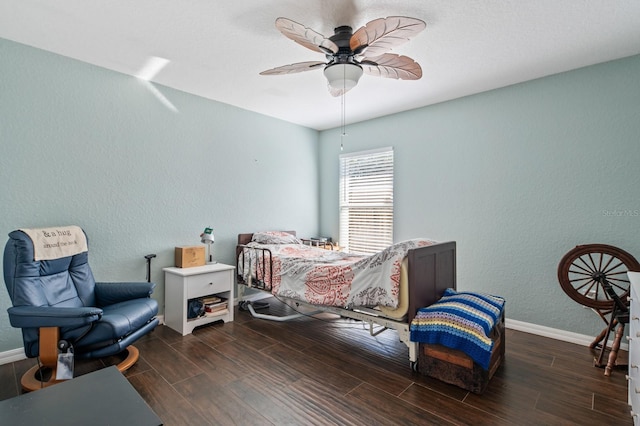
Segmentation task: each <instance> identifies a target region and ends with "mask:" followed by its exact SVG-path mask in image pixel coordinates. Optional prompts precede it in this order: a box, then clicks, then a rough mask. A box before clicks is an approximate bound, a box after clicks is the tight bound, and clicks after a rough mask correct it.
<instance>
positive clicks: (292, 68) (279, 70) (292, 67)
mask: <svg viewBox="0 0 640 426" xmlns="http://www.w3.org/2000/svg"><path fill="white" fill-rule="evenodd" d="M325 65H327V64H325V63H324V62H317V61H307V62H297V63H295V64H289V65H283V66H281V67H276V68H272V69H270V70H266V71H262V72H261V73H260V75H283V74H293V73H297V72H303V71H311V70H315V69H318V68H320V67H321V66H322V67H323V66H325Z"/></svg>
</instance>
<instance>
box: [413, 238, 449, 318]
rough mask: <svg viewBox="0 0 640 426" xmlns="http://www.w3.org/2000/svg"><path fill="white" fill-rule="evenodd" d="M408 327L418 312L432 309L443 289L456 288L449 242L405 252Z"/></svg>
mask: <svg viewBox="0 0 640 426" xmlns="http://www.w3.org/2000/svg"><path fill="white" fill-rule="evenodd" d="M408 261H409V310H408V312H407V315H408V318H407V319H408V323H409V324H411V320H413V317H415V315H416V313H417V311H418V309H420V308H423V307H425V306H429V305H432V304H433V303H434V302H436V301H437V300H438V299H440V298H441V297H442V294H443V293H444V291H445V290H446V289H447V288H453V289H455V288H456V243H455V241H450V242H446V243H438V244H433V245H430V246H425V247H420V248H416V249H413V250H410V251H409V254H408Z"/></svg>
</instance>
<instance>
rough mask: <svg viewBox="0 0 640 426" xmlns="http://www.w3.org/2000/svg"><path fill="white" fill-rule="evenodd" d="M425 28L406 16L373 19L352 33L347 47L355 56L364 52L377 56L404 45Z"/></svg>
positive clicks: (423, 23)
mask: <svg viewBox="0 0 640 426" xmlns="http://www.w3.org/2000/svg"><path fill="white" fill-rule="evenodd" d="M426 26H427V24H426V23H425V22H424V21H421V20H420V19H416V18H409V17H407V16H389V17H387V18H379V19H374V20H373V21H371V22H369V23H367V24H366V25H365V26H364V27H362V28H360V29H358V30H357V31H356V32H355V33H353V35H352V36H351V40H350V42H349V45H350V47H351V50H352V51H353V52H354V53H355V54H356V55H359V54H363V53H364V51H365V50H366V53H367V56H379V55H382V54H383V53H385V52H387V51H389V50H390V49H391V48H392V47H395V46H398V45H401V44H403V43H406V42H407V41H409V38H411V37H413V36H414V35H416V34H418V33H419V32H420V31H422V30H424V29H425V27H426Z"/></svg>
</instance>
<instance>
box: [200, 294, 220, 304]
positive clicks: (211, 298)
mask: <svg viewBox="0 0 640 426" xmlns="http://www.w3.org/2000/svg"><path fill="white" fill-rule="evenodd" d="M200 300H201V301H202V303H204V304H205V305H210V304H212V303H220V302H222V301H223V300H224V299H222V298H220V297H218V296H206V297H202V298H200Z"/></svg>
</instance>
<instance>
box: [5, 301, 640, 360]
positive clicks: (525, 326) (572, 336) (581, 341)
mask: <svg viewBox="0 0 640 426" xmlns="http://www.w3.org/2000/svg"><path fill="white" fill-rule="evenodd" d="M270 296H271V295H269V294H267V295H266V296H265V295H264V293H257V294H251V295H247V297H243V298H242V299H243V300H259V299H264V298H265V297H270ZM237 303H238V300H237V299H236V301H235V304H237ZM158 319H159V320H160V324H164V316H163V315H158ZM505 326H506V327H507V328H510V329H512V330H518V331H522V332H525V333H530V334H535V335H537V336H543V337H548V338H550V339H555V340H562V341H563V342H569V343H575V344H576V345H581V346H589V345H590V344H591V342H592V341H593V339H594V337H593V336H588V335H586V334H578V333H573V332H571V331H565V330H558V329H557V328H551V327H545V326H543V325H537V324H531V323H528V322H523V321H518V320H513V319H509V318H507V319H506V321H505ZM508 344H509V343H508V342H507V345H508ZM609 345H611V342H609ZM620 349H623V350H628V349H629V345H628V344H627V343H622V344H621V345H620ZM25 358H26V356H25V354H24V350H23V349H22V348H19V349H12V350H9V351H5V352H0V365H3V364H9V363H10V362H15V361H20V360H23V359H25Z"/></svg>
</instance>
